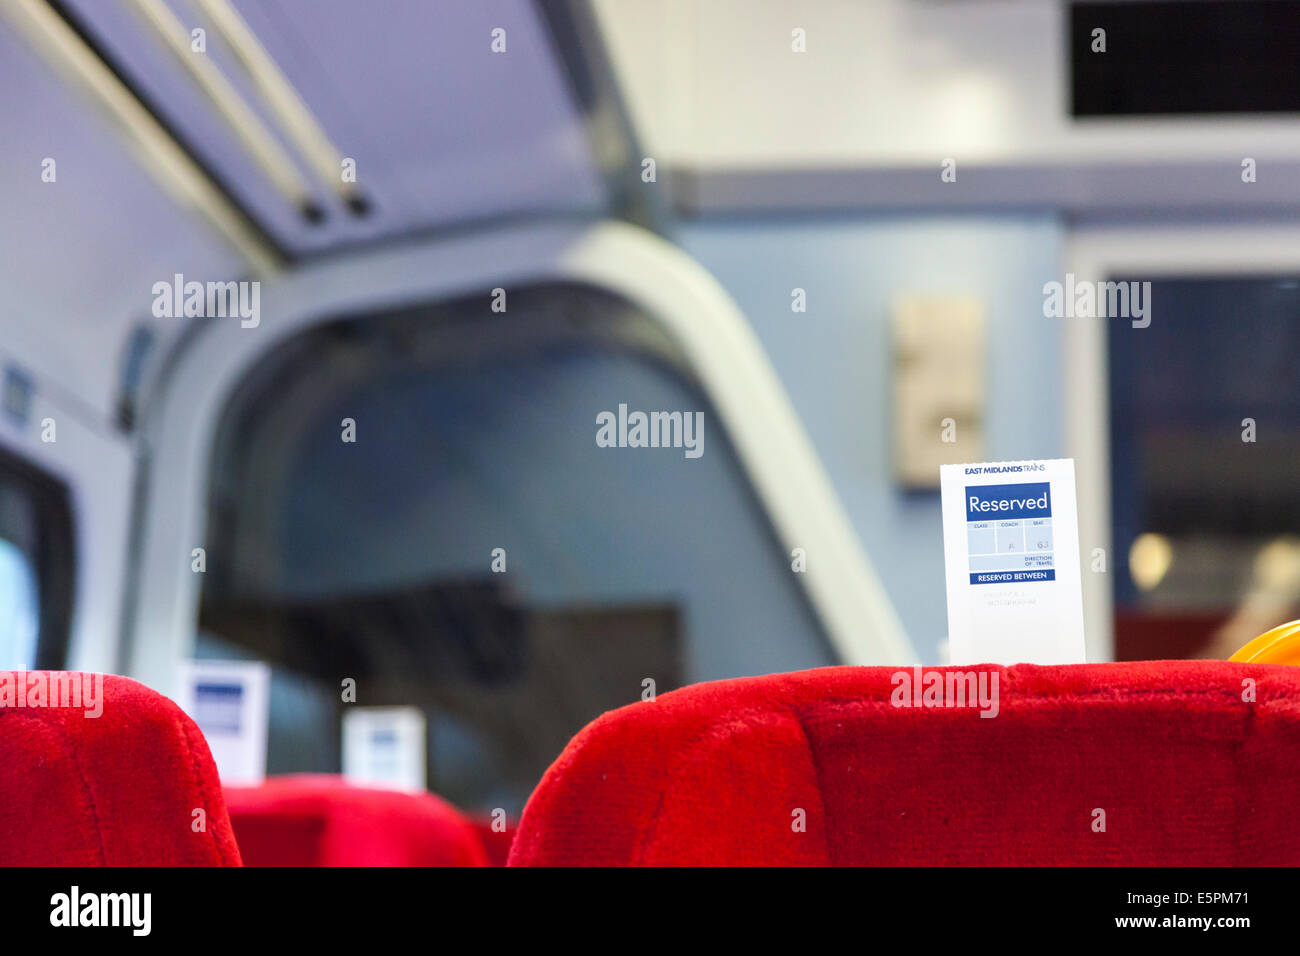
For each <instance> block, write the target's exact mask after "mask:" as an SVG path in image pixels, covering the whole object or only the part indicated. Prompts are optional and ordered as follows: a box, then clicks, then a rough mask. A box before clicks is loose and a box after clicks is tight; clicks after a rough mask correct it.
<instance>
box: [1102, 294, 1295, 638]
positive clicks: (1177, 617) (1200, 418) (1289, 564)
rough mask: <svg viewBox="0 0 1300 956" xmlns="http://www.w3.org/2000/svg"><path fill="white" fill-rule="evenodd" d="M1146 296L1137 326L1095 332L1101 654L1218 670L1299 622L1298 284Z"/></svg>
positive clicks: (1116, 323)
mask: <svg viewBox="0 0 1300 956" xmlns="http://www.w3.org/2000/svg"><path fill="white" fill-rule="evenodd" d="M1147 298H1148V301H1156V302H1159V303H1160V316H1159V318H1157V320H1156V321H1153V322H1151V323H1150V325H1149V326H1148V327H1137V328H1135V327H1133V326H1132V324H1131V323H1128V322H1123V321H1113V322H1111V323H1109V325H1108V327H1107V328H1108V334H1109V338H1110V406H1111V471H1112V480H1111V499H1112V507H1113V511H1114V520H1115V552H1116V556H1117V560H1116V571H1117V573H1116V574H1115V575H1114V582H1115V584H1114V586H1115V614H1116V619H1115V637H1116V655H1117V657H1118V658H1119V659H1120V660H1148V659H1162V658H1181V657H1218V658H1223V657H1227V656H1229V655H1230V654H1232V653H1233V652H1234V651H1235V650H1236V649H1237V648H1239V647H1241V646H1242V645H1243V644H1245V643H1246V642H1247V641H1249V640H1250V639H1251V638H1253V637H1255V636H1256V635H1257V634H1260V633H1262V632H1264V631H1266V630H1269V629H1270V628H1272V627H1274V626H1275V625H1277V624H1280V623H1282V622H1283V621H1286V620H1290V619H1292V618H1296V617H1300V429H1297V427H1296V425H1295V423H1296V422H1297V421H1300V393H1297V391H1296V389H1295V384H1294V370H1295V368H1296V364H1297V362H1300V322H1297V320H1296V317H1297V315H1300V280H1297V279H1296V278H1295V277H1291V276H1280V277H1263V276H1261V277H1254V276H1240V277H1222V278H1215V277H1196V278H1190V277H1189V278H1165V279H1157V280H1155V281H1153V282H1152V283H1151V291H1150V293H1149V295H1148V296H1147ZM1207 369H1212V372H1213V373H1212V374H1208V373H1207Z"/></svg>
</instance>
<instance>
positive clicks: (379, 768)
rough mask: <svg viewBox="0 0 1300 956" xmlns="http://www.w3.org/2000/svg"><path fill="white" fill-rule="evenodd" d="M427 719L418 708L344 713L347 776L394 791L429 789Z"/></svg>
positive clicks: (357, 709) (352, 709)
mask: <svg viewBox="0 0 1300 956" xmlns="http://www.w3.org/2000/svg"><path fill="white" fill-rule="evenodd" d="M424 739H425V719H424V713H423V712H422V711H421V710H420V709H419V708H417V707H355V706H349V707H348V708H347V709H346V710H345V711H344V712H343V776H344V777H346V778H347V779H348V780H350V781H351V782H352V783H359V784H365V785H366V786H370V787H387V788H389V789H393V790H424V789H425V747H424Z"/></svg>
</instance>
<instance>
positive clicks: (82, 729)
mask: <svg viewBox="0 0 1300 956" xmlns="http://www.w3.org/2000/svg"><path fill="white" fill-rule="evenodd" d="M97 676H98V675H90V674H65V675H57V674H53V673H51V672H41V671H32V672H30V673H27V672H13V671H5V672H0V866H99V865H104V866H202V865H207V866H238V865H239V850H238V848H237V847H236V846H235V839H234V834H233V833H232V832H231V829H230V821H229V819H228V818H227V816H226V808H225V802H224V801H223V799H222V794H221V786H220V784H219V783H218V781H217V770H216V767H215V766H214V765H213V763H212V756H211V754H209V752H208V745H207V743H206V742H205V741H204V739H203V735H202V734H201V733H199V729H198V728H197V727H196V726H195V725H194V723H193V721H191V720H190V719H189V718H188V717H186V716H185V714H184V713H182V712H181V710H180V708H179V707H177V706H176V705H175V704H173V703H172V702H171V701H170V700H168V699H167V698H166V697H163V696H162V695H161V694H157V693H155V692H154V691H152V690H150V689H149V688H147V687H145V686H144V685H143V684H139V683H136V682H135V681H133V680H130V679H129V678H126V677H113V676H103V677H102V678H100V679H101V680H102V684H101V687H102V713H100V714H99V715H98V716H87V710H88V708H87V707H86V706H84V703H85V700H82V699H81V698H80V695H81V693H82V690H81V689H80V688H79V689H78V691H77V693H78V699H79V705H78V706H50V703H51V701H52V700H53V699H54V695H53V694H49V693H48V692H47V693H45V694H43V695H42V698H41V702H40V703H34V700H35V698H33V697H32V696H31V690H32V689H34V687H35V684H36V682H40V683H42V684H44V685H45V686H46V688H47V689H48V688H49V687H50V686H51V685H52V684H53V685H55V686H57V683H58V681H59V680H62V681H64V682H65V686H66V682H70V681H71V680H72V679H74V678H75V680H76V681H80V682H83V686H85V685H88V684H90V683H91V682H93V681H94V680H95V678H96V677H97ZM18 681H22V682H24V683H25V684H26V685H27V689H26V690H25V691H24V698H25V699H24V702H23V703H22V705H20V704H19V698H18V697H17V696H11V695H14V693H15V688H16V687H17V682H18ZM64 699H65V700H67V698H66V697H65V698H64ZM196 810H202V811H203V813H202V814H198V815H196V814H195V812H194V811H196ZM196 827H197V831H196Z"/></svg>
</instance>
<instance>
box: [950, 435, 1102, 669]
mask: <svg viewBox="0 0 1300 956" xmlns="http://www.w3.org/2000/svg"><path fill="white" fill-rule="evenodd" d="M939 483H940V487H941V490H942V496H943V553H944V564H945V565H946V567H947V578H948V647H949V651H950V663H953V664H979V663H990V664H1015V663H1031V664H1081V663H1083V661H1084V649H1083V647H1084V645H1083V596H1082V592H1081V589H1080V581H1079V519H1078V506H1077V504H1076V502H1075V493H1074V459H1072V458H1055V459H1049V460H1045V461H1004V462H988V463H981V464H973V465H942V466H940V468H939Z"/></svg>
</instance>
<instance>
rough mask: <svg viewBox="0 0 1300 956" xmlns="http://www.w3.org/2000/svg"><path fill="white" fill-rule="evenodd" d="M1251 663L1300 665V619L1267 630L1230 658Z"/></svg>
mask: <svg viewBox="0 0 1300 956" xmlns="http://www.w3.org/2000/svg"><path fill="white" fill-rule="evenodd" d="M1228 660H1230V661H1238V662H1241V663H1250V664H1296V665H1300V621H1291V622H1290V623H1288V624H1283V625H1281V626H1280V627H1275V628H1273V630H1271V631H1265V632H1264V633H1263V634H1261V635H1259V637H1257V638H1255V639H1254V640H1253V641H1250V642H1249V643H1248V644H1246V645H1245V646H1244V647H1242V648H1241V650H1239V651H1237V653H1235V654H1233V655H1232V656H1231V657H1229V658H1228Z"/></svg>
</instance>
